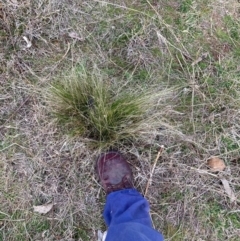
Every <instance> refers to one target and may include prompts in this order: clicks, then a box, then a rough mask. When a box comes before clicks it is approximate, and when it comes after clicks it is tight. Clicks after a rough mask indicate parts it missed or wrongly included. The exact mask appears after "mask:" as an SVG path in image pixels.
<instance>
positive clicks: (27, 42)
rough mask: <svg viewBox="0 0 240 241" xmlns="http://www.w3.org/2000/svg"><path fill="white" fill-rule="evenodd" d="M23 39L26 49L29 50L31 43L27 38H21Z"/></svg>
mask: <svg viewBox="0 0 240 241" xmlns="http://www.w3.org/2000/svg"><path fill="white" fill-rule="evenodd" d="M23 39H24V40H25V42H26V44H27V46H26V48H30V47H31V46H32V42H31V41H29V40H28V38H27V37H26V36H23Z"/></svg>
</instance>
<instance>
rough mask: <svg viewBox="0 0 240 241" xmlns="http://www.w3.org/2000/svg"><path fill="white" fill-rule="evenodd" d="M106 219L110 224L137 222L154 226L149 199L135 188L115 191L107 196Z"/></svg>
mask: <svg viewBox="0 0 240 241" xmlns="http://www.w3.org/2000/svg"><path fill="white" fill-rule="evenodd" d="M103 216H104V219H105V222H106V224H107V225H108V226H111V225H116V224H120V223H125V222H136V223H141V224H143V225H146V226H148V227H152V221H151V218H150V215H149V204H148V202H147V200H146V199H145V198H144V197H143V196H142V195H141V194H140V193H139V192H138V191H137V190H135V189H124V190H120V191H115V192H112V193H110V194H109V195H108V196H107V201H106V205H105V209H104V214H103Z"/></svg>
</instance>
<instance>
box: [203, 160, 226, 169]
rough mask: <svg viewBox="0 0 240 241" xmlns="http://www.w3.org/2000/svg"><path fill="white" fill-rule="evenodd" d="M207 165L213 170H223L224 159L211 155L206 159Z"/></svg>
mask: <svg viewBox="0 0 240 241" xmlns="http://www.w3.org/2000/svg"><path fill="white" fill-rule="evenodd" d="M207 165H208V166H209V167H210V168H211V169H212V170H213V171H223V170H224V169H225V168H226V165H225V163H224V161H223V160H222V159H220V158H218V157H211V158H209V159H208V160H207Z"/></svg>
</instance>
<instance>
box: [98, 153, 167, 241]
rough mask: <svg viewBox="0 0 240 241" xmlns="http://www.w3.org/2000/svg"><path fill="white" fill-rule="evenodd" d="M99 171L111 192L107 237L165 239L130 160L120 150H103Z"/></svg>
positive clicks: (109, 239) (139, 240) (106, 214)
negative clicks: (135, 179) (139, 188)
mask: <svg viewBox="0 0 240 241" xmlns="http://www.w3.org/2000/svg"><path fill="white" fill-rule="evenodd" d="M97 167H98V175H99V177H100V181H101V183H102V185H103V188H104V189H105V191H106V192H107V194H108V196H107V202H106V205H105V209H104V219H105V222H106V224H107V226H108V233H107V237H106V241H130V240H131V241H151V240H154V241H163V236H162V235H161V234H160V233H159V232H157V231H155V230H154V229H153V228H152V223H151V218H150V215H149V204H148V202H147V200H146V199H145V198H144V197H143V196H142V195H141V194H140V193H139V192H138V191H137V190H135V189H134V187H133V184H132V172H131V168H130V166H129V164H128V163H127V162H126V160H125V159H124V157H123V156H122V155H121V154H120V153H118V152H107V153H104V154H102V155H101V156H100V157H99V158H98V161H97Z"/></svg>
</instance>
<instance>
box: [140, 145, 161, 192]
mask: <svg viewBox="0 0 240 241" xmlns="http://www.w3.org/2000/svg"><path fill="white" fill-rule="evenodd" d="M163 150H164V146H161V147H160V149H159V151H158V154H157V157H156V159H155V161H154V163H153V167H152V170H151V172H150V177H149V179H148V182H147V186H146V189H145V193H144V196H146V195H147V192H148V188H149V186H150V185H151V184H152V177H153V173H154V171H155V168H156V165H157V161H158V159H159V158H160V156H161V155H162V152H163Z"/></svg>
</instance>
